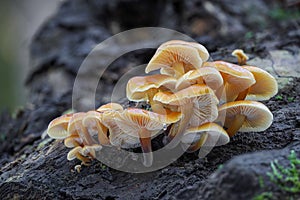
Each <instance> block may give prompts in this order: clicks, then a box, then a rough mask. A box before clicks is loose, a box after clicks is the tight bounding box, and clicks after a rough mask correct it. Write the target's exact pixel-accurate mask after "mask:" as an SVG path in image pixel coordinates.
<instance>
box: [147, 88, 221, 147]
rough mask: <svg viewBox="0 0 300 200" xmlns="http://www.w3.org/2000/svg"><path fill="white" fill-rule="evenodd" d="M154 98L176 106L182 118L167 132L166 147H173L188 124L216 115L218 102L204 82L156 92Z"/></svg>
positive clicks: (192, 124)
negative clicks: (172, 90)
mask: <svg viewBox="0 0 300 200" xmlns="http://www.w3.org/2000/svg"><path fill="white" fill-rule="evenodd" d="M153 99H154V100H156V101H159V102H161V103H163V104H164V105H166V107H167V106H168V105H170V106H175V107H177V109H178V110H177V111H180V112H181V113H182V118H181V119H180V121H179V122H177V123H176V124H173V125H172V127H171V129H170V132H169V134H168V141H172V140H173V141H172V142H171V143H170V144H169V145H168V147H170V148H173V147H175V146H176V145H177V144H178V143H179V142H180V139H181V136H182V134H183V133H184V131H185V130H186V128H188V126H192V127H194V126H199V125H201V124H204V123H206V122H212V121H214V120H215V119H216V118H217V116H218V108H217V105H218V103H219V101H218V99H217V98H216V96H215V94H214V92H213V90H212V89H210V88H209V87H208V86H206V85H204V84H195V85H192V86H190V87H188V88H185V89H182V90H180V91H178V92H175V93H171V92H158V93H157V94H156V95H155V96H154V98H153Z"/></svg>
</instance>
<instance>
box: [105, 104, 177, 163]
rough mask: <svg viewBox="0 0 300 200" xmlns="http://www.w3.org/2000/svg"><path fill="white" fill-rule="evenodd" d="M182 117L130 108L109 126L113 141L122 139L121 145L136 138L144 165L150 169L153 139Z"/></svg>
mask: <svg viewBox="0 0 300 200" xmlns="http://www.w3.org/2000/svg"><path fill="white" fill-rule="evenodd" d="M180 117H181V113H179V112H170V111H167V114H166V115H161V114H158V113H154V112H151V111H147V110H143V109H138V108H128V109H126V110H124V111H123V112H120V113H119V114H117V115H115V116H114V123H110V124H108V125H109V126H110V136H111V140H114V139H115V138H118V139H120V138H122V140H123V142H121V144H124V143H127V141H128V139H129V140H131V141H132V140H133V138H136V140H138V141H139V143H140V145H141V148H142V151H143V157H144V161H143V164H144V165H145V166H146V167H150V166H151V165H152V162H153V156H152V148H151V138H153V137H155V136H157V135H158V134H159V133H160V131H161V130H163V129H165V128H166V127H167V125H168V124H171V123H175V122H177V121H178V120H179V119H180ZM111 125H112V127H111ZM116 127H118V128H116ZM115 131H116V132H115ZM111 142H112V143H114V141H111Z"/></svg>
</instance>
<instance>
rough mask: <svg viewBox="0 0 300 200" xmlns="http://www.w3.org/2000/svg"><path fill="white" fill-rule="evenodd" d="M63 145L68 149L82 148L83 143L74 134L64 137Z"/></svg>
mask: <svg viewBox="0 0 300 200" xmlns="http://www.w3.org/2000/svg"><path fill="white" fill-rule="evenodd" d="M64 145H65V146H66V147H68V148H73V147H77V146H82V145H83V142H82V139H81V138H80V137H79V135H78V134H77V133H76V134H72V135H69V136H68V137H66V138H65V139H64Z"/></svg>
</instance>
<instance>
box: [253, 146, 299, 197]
mask: <svg viewBox="0 0 300 200" xmlns="http://www.w3.org/2000/svg"><path fill="white" fill-rule="evenodd" d="M288 160H289V166H288V167H284V166H283V165H281V164H279V163H278V160H274V161H272V162H271V163H270V167H271V170H272V171H270V172H268V173H267V175H268V177H269V178H270V181H271V182H272V183H274V184H275V185H276V187H278V188H279V190H280V191H282V192H284V193H287V194H288V195H287V196H289V199H293V196H294V195H296V194H299V193H300V159H299V158H297V155H296V153H295V151H294V150H292V151H291V152H290V155H289V156H288ZM259 185H260V187H261V188H264V182H263V179H262V177H259ZM272 198H273V193H272V192H263V193H261V194H259V195H257V196H255V197H254V198H253V200H264V199H272Z"/></svg>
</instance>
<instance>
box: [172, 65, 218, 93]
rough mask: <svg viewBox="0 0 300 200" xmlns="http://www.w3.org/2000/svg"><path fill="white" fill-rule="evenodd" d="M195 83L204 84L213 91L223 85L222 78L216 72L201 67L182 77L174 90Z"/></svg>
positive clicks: (212, 69) (210, 68) (209, 68)
mask: <svg viewBox="0 0 300 200" xmlns="http://www.w3.org/2000/svg"><path fill="white" fill-rule="evenodd" d="M195 83H200V84H201V83H205V84H206V85H207V86H208V87H210V88H211V89H213V90H217V89H218V88H219V87H221V85H222V84H223V78H222V76H221V74H220V72H219V71H218V70H216V69H215V68H212V67H201V68H200V69H196V70H191V71H188V72H187V73H185V74H184V75H182V76H181V77H180V78H179V79H178V81H177V84H176V90H180V89H183V88H186V87H188V86H190V85H193V84H195Z"/></svg>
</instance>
